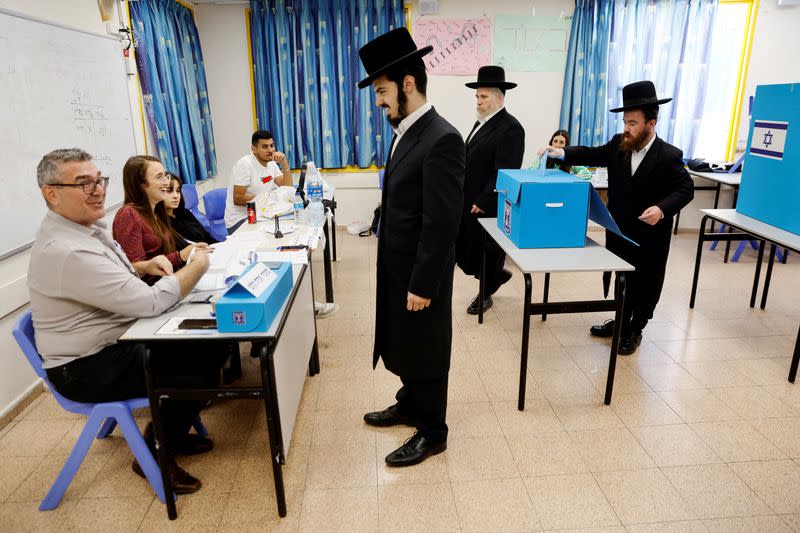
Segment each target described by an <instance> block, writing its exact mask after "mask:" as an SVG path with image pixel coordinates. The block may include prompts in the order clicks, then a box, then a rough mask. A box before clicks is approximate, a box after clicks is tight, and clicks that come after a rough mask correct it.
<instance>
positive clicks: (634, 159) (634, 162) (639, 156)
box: [631, 133, 656, 176]
mask: <svg viewBox="0 0 800 533" xmlns="http://www.w3.org/2000/svg"><path fill="white" fill-rule="evenodd" d="M655 140H656V134H655V133H654V134H653V136H652V137H650V140H649V141H648V143H647V144H645V145H644V148H642V149H641V150H639V151H638V152H637V151H636V150H634V151H633V152H631V176H633V175H634V174H636V169H638V168H639V165H640V164H642V161H643V160H644V156H646V155H647V151H648V150H650V147H651V146H653V141H655Z"/></svg>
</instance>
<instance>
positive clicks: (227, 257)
mask: <svg viewBox="0 0 800 533" xmlns="http://www.w3.org/2000/svg"><path fill="white" fill-rule="evenodd" d="M254 233H255V232H254ZM261 238H263V235H261ZM213 246H214V253H212V254H209V256H208V257H209V261H210V264H209V267H208V272H206V273H205V274H204V275H203V277H202V278H200V281H198V282H197V285H196V286H195V287H194V289H193V290H194V291H195V292H199V291H216V290H220V289H224V288H225V287H226V286H227V283H226V281H227V280H230V279H232V278H235V277H237V276H239V274H241V273H242V272H243V271H244V269H245V266H247V265H248V264H249V262H247V261H246V258H247V254H248V253H249V252H250V251H251V250H253V249H254V248H255V246H254V245H253V243H252V242H247V241H244V242H240V241H234V240H231V239H228V240H227V241H225V242H221V243H217V244H214V245H213Z"/></svg>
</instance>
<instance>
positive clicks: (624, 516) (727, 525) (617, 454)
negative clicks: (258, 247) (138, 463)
mask: <svg viewBox="0 0 800 533" xmlns="http://www.w3.org/2000/svg"><path fill="white" fill-rule="evenodd" d="M593 235H596V236H597V237H599V238H601V234H599V233H596V234H593ZM695 244H696V237H695V235H693V234H691V233H687V234H681V235H679V236H678V237H676V238H675V239H674V240H673V250H672V255H671V257H670V265H669V270H668V277H667V281H666V285H665V287H664V293H663V296H662V299H661V304H660V306H659V308H658V310H657V314H656V317H655V318H654V320H653V322H652V323H651V324H650V325H649V326H648V327H647V329H646V330H645V339H644V343H643V344H642V347H641V349H640V350H639V352H638V353H637V354H636V355H634V356H630V357H621V358H620V360H619V362H618V367H617V381H616V386H615V395H614V399H613V402H612V404H611V406H610V407H609V406H604V405H603V403H602V396H601V394H602V391H603V388H604V385H605V376H606V374H605V373H606V369H607V366H608V363H607V360H608V353H607V352H608V343H607V342H606V341H604V340H602V339H594V338H592V337H590V336H589V335H588V326H589V325H590V324H592V323H594V322H597V321H599V320H601V319H604V318H607V316H606V315H604V314H594V315H571V316H569V315H568V316H554V315H551V316H550V317H548V319H547V321H546V322H541V321H540V320H534V321H533V323H532V332H531V339H530V362H529V373H530V375H529V379H528V389H527V404H526V410H525V411H524V412H519V411H517V409H516V395H517V383H518V374H517V372H518V364H519V362H518V355H517V354H518V351H519V345H520V337H521V316H520V312H521V308H522V301H521V292H522V290H521V289H522V287H521V285H522V283H521V279H522V278H521V276H520V274H519V273H518V272H516V273H515V275H514V278H513V279H512V281H511V282H510V283H508V284H507V285H506V286H504V287H503V288H502V289H501V290H500V291H499V293H498V295H497V296H496V297H495V305H494V308H493V309H491V310H490V311H489V312H488V314H487V316H486V322H485V324H484V325H482V326H479V325H478V324H477V321H476V319H475V318H474V317H471V316H468V315H467V314H466V313H465V312H464V309H465V308H466V306H467V304H468V303H469V301H470V300H471V299H472V297H473V296H474V293H475V291H476V287H477V284H476V282H475V281H474V280H472V279H469V278H467V277H466V276H464V275H463V274H461V273H460V272H459V271H457V272H456V280H455V294H454V305H453V307H454V316H453V326H454V334H453V365H452V366H453V368H452V370H451V375H450V405H449V412H448V422H449V424H450V439H449V447H448V450H447V451H446V452H445V453H443V454H441V455H438V456H436V457H433V458H431V459H430V460H428V461H426V462H425V463H423V464H421V465H419V466H416V467H413V468H408V469H401V470H395V469H388V468H386V467H385V466H384V461H383V458H384V456H385V455H386V454H387V453H389V452H390V451H391V450H393V449H394V448H396V447H397V446H399V445H400V444H401V443H402V442H403V440H404V439H406V438H407V437H408V436H410V434H411V430H410V429H409V428H405V427H403V428H389V429H382V430H381V429H375V428H370V427H367V426H365V425H364V424H363V422H362V421H361V416H362V414H363V413H364V412H365V411H367V410H372V409H379V408H384V407H386V406H387V405H389V404H391V403H392V401H393V395H394V392H395V391H396V389H397V386H398V383H399V382H398V380H397V378H395V377H394V376H392V375H390V374H388V373H387V372H386V371H385V370H383V369H382V368H381V367H379V368H378V370H377V371H374V372H373V371H372V369H371V367H370V350H371V343H372V332H373V322H372V320H373V313H374V295H373V290H374V287H375V279H374V276H375V266H374V262H375V240H374V239H373V238H356V237H351V236H347V235H344V234H340V236H339V245H340V257H341V262H339V263H336V264H335V265H334V275H335V288H336V299H337V301H338V302H339V304H340V306H341V307H340V309H339V312H338V314H337V315H336V316H335V317H333V318H331V319H329V320H324V321H320V322H319V326H318V327H319V339H320V349H321V359H322V372H321V373H320V374H319V375H318V376H316V377H314V378H308V379H307V381H306V385H305V390H304V393H303V400H302V405H301V410H300V413H299V415H298V420H297V425H296V428H295V431H294V435H293V438H292V447H291V449H290V450H289V455H288V462H287V466H286V468H285V471H284V472H285V479H286V487H287V500H288V509H289V513H288V516H287V517H286V518H284V519H279V518H278V516H277V513H276V510H275V503H274V489H273V485H272V478H271V470H270V466H269V463H268V462H267V460H266V442H267V439H266V434H265V429H264V428H265V422H264V413H263V408H261V407H260V406H259V404H258V403H257V402H230V401H228V402H222V403H218V404H215V405H213V406H211V407H209V408H208V409H207V410H206V411H205V412H204V414H203V419H204V421H205V424H206V425H207V426H208V429H209V430H210V432H211V435H212V436H213V438H214V439H215V441H216V444H217V446H216V449H215V450H214V451H213V452H212V453H210V454H207V455H205V456H200V457H193V458H185V459H183V460H182V464H183V465H184V466H185V467H186V468H187V470H189V471H190V472H192V473H194V474H195V475H197V476H198V477H200V478H201V479H202V480H203V482H204V488H203V489H202V491H200V492H199V493H197V494H195V495H191V496H186V497H183V498H180V499H179V500H178V511H179V514H180V516H179V519H178V520H177V521H175V522H172V523H168V521H167V520H166V512H165V509H164V507H163V506H162V505H161V504H160V503H159V502H158V501H157V500H156V499H155V498H154V497H153V493H152V491H151V489H150V488H149V486H148V485H147V484H146V483H145V482H144V481H142V480H141V479H139V478H138V477H136V476H135V475H134V474H133V473H132V472H131V470H130V459H131V456H130V452H129V451H128V449H127V447H126V446H125V445H124V444H123V441H122V439H121V438H120V437H119V436H117V435H115V436H113V437H111V438H110V439H107V440H106V441H102V442H95V444H94V445H93V447H92V450H91V452H90V454H89V456H88V457H87V459H86V461H85V462H84V464H83V466H82V467H81V469H80V471H79V473H78V475H77V477H76V479H75V481H74V482H73V484H72V485H71V487H70V489H69V491H68V492H67V494H66V496H65V498H64V500H63V501H62V503H61V505H60V506H59V507H58V509H56V510H54V511H50V512H39V511H38V510H37V506H38V504H39V501H40V500H41V499H42V498H43V497H44V495H45V493H46V491H47V488H48V487H49V485H50V483H51V482H52V480H53V479H54V478H55V476H56V473H57V472H58V470H59V469H60V467H61V465H62V463H63V461H64V459H65V457H66V454H68V453H69V451H70V449H71V447H72V444H73V443H74V441H75V439H76V438H77V435H78V433H79V432H80V429H81V427H82V424H83V421H82V420H81V419H80V418H78V417H75V416H70V415H68V414H66V413H64V412H62V411H61V410H60V409H59V408H58V406H56V405H55V403H54V402H53V400H52V397H51V396H50V395H49V394H44V395H42V396H41V397H40V398H38V399H37V400H36V401H35V402H34V403H33V404H32V405H31V406H30V407H29V408H28V409H26V411H25V412H24V413H22V414H21V415H20V416H19V417H17V419H15V420H14V421H13V422H12V423H11V424H9V425H8V426H7V427H5V428H2V429H0V531H3V532H6V531H9V532H10V531H26V530H29V531H32V530H36V531H48V530H53V531H62V530H67V531H70V530H80V531H164V530H185V531H192V532H199V531H218V530H222V531H237V532H238V531H315V532H316V531H436V532H440V531H539V530H569V529H575V530H577V529H580V530H592V531H632V532H633V531H635V532H639V531H791V530H794V531H800V488H799V487H800V384H798V385H791V384H789V383H787V382H786V375H787V372H788V367H789V357H790V355H791V348H792V345H793V341H794V335H795V334H796V332H797V327H798V324H800V306H798V304H797V295H798V294H800V275H798V274H800V261H798V257H796V256H792V257H790V262H789V264H788V265H780V264H779V265H776V268H775V272H774V276H773V281H772V293H771V294H770V298H769V305H768V307H767V310H766V311H760V310H753V309H750V308H749V307H748V302H749V290H750V285H751V282H752V272H753V267H754V262H755V254H753V253H749V252H748V253H747V254H745V256H744V257H743V259H742V261H741V262H740V263H739V264H728V265H724V264H723V263H722V260H721V252H720V251H717V252H713V253H711V252H706V253H705V254H704V263H703V268H702V271H701V279H700V292H699V294H698V300H697V306H696V308H695V309H694V310H690V309H689V308H688V300H689V288H690V286H691V272H692V266H693V261H694V250H695ZM321 270H322V269H321V268H317V269H316V272H315V275H318V274H320V273H321ZM534 282H535V291H536V292H535V293H539V294H540V291H541V282H542V280H541V279H535V280H534ZM321 286H322V284H321V279H318V280H317V283H316V287H317V288H318V290H319V289H320V288H321ZM551 294H552V299H574V298H597V297H600V296H601V284H600V276H599V275H597V274H581V275H577V274H576V275H558V276H553V279H552V283H551ZM247 363H248V364H247V365H246V371H249V373H250V374H252V370H253V367H252V364H251V363H250V362H249V361H248V362H247ZM141 421H142V423H144V421H146V416H145V415H143V416H142V418H141Z"/></svg>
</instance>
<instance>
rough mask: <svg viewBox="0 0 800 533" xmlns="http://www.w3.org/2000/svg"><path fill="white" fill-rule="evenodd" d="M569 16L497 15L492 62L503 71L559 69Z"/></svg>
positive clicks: (565, 42) (566, 42)
mask: <svg viewBox="0 0 800 533" xmlns="http://www.w3.org/2000/svg"><path fill="white" fill-rule="evenodd" d="M571 23H572V17H525V16H520V15H497V16H495V19H494V47H493V48H494V61H493V63H494V64H495V65H500V66H501V67H503V68H505V69H506V71H517V72H563V71H564V65H566V61H567V48H568V46H569V30H570V25H571Z"/></svg>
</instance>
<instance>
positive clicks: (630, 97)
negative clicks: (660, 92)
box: [609, 80, 672, 113]
mask: <svg viewBox="0 0 800 533" xmlns="http://www.w3.org/2000/svg"><path fill="white" fill-rule="evenodd" d="M670 101H672V98H661V99H659V98H658V96H656V86H655V85H653V82H652V81H649V80H646V81H637V82H634V83H631V84H628V85H626V86H625V87H623V88H622V107H617V108H615V109H609V111H610V112H612V113H619V112H620V111H628V110H629V109H641V108H642V107H645V106H648V105H660V104H666V103H667V102H670Z"/></svg>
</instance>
